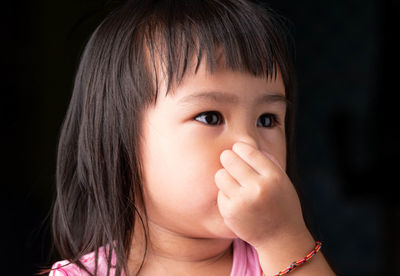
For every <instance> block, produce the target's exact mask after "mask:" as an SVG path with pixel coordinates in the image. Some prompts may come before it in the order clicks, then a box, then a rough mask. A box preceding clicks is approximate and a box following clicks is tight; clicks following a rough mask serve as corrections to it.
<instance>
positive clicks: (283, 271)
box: [262, 241, 322, 276]
mask: <svg viewBox="0 0 400 276" xmlns="http://www.w3.org/2000/svg"><path fill="white" fill-rule="evenodd" d="M321 245H322V244H321V242H319V241H317V242H316V245H315V247H314V249H313V250H312V251H311V252H310V253H308V254H307V256H305V257H304V258H303V259H300V260H298V261H296V262H293V263H292V264H291V265H289V266H288V267H287V268H286V269H284V270H282V271H280V272H278V273H276V274H274V275H273V276H282V275H286V274H288V273H289V272H290V271H293V270H294V269H295V268H296V267H298V266H300V265H302V264H304V263H305V262H307V261H308V260H310V259H311V258H312V257H313V256H314V255H315V254H316V253H317V252H318V251H319V250H320V249H321ZM262 275H263V276H265V274H264V272H263V274H262Z"/></svg>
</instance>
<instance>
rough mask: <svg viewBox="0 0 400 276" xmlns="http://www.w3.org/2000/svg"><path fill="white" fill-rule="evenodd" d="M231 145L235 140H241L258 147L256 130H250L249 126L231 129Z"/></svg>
mask: <svg viewBox="0 0 400 276" xmlns="http://www.w3.org/2000/svg"><path fill="white" fill-rule="evenodd" d="M231 139H232V141H231V147H232V146H233V144H234V143H236V142H243V143H246V144H249V145H251V146H253V147H255V148H256V149H260V144H259V142H258V137H257V131H256V130H252V129H251V128H250V127H238V128H236V129H235V130H233V131H232V137H231Z"/></svg>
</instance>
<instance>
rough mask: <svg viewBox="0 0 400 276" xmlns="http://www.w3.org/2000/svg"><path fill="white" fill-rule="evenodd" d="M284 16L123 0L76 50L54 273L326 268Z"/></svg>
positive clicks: (246, 5) (62, 145)
mask: <svg viewBox="0 0 400 276" xmlns="http://www.w3.org/2000/svg"><path fill="white" fill-rule="evenodd" d="M286 33H287V32H286V29H285V27H284V24H283V22H282V19H281V18H280V17H279V16H278V15H276V14H275V13H273V12H272V11H271V10H269V9H267V8H265V7H262V6H261V5H260V4H257V3H256V2H251V1H245V0H197V1H187V0H160V1H155V0H154V1H150V0H146V1H128V2H126V3H125V4H123V5H122V6H120V7H119V8H118V9H117V10H116V11H114V12H113V13H111V14H110V15H109V16H108V17H107V18H106V19H105V20H104V21H103V22H102V23H101V24H100V26H99V27H98V28H97V29H96V31H95V32H94V34H93V35H92V37H91V38H90V40H89V42H88V44H87V46H86V48H85V51H84V53H83V56H82V59H81V63H80V67H79V69H78V72H77V75H76V79H75V86H74V91H73V95H72V99H71V102H70V106H69V109H68V112H67V115H66V118H65V121H64V123H63V127H62V131H61V137H60V141H59V148H58V160H57V199H56V202H55V206H54V214H53V235H54V241H55V245H56V247H57V249H58V251H59V253H60V254H61V257H62V258H64V259H66V260H64V261H60V262H57V263H55V264H54V265H53V267H52V269H51V271H50V275H210V276H211V275H227V276H228V275H239V276H242V275H257V276H260V275H263V273H264V274H265V275H284V274H286V273H288V272H290V271H292V272H290V273H291V274H292V275H334V273H333V272H332V270H331V269H330V268H329V266H328V264H327V262H326V261H325V259H324V257H323V255H322V253H321V252H318V251H319V249H320V245H321V244H320V243H319V242H316V241H315V240H314V239H313V237H312V235H311V234H310V232H309V231H308V229H307V227H306V225H305V223H304V220H303V216H302V211H301V206H300V202H299V199H298V196H297V193H296V191H295V188H294V186H293V184H292V182H294V166H293V161H294V155H293V154H294V151H293V150H294V149H293V135H294V133H293V129H294V114H295V93H296V85H295V76H294V69H293V64H292V62H291V57H290V53H289V45H290V43H289V42H290V40H289V37H288V36H287V35H286Z"/></svg>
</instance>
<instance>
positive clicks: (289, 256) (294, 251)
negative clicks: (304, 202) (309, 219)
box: [255, 230, 316, 275]
mask: <svg viewBox="0 0 400 276" xmlns="http://www.w3.org/2000/svg"><path fill="white" fill-rule="evenodd" d="M315 244H316V241H315V240H314V238H313V237H312V235H311V233H310V232H309V231H308V230H307V231H304V232H301V233H297V234H292V235H289V234H285V235H281V236H280V237H275V238H271V239H268V240H267V241H265V242H263V243H262V244H260V245H258V246H257V247H255V249H256V251H257V253H258V256H259V259H260V264H261V267H262V269H263V271H264V273H265V275H274V274H275V273H277V272H278V271H281V270H282V269H284V268H286V267H287V266H288V265H290V264H291V263H293V262H295V261H297V260H300V259H302V258H304V256H306V255H307V254H308V253H309V252H310V251H311V250H313V249H314V247H315Z"/></svg>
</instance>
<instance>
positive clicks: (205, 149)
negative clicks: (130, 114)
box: [141, 62, 286, 238]
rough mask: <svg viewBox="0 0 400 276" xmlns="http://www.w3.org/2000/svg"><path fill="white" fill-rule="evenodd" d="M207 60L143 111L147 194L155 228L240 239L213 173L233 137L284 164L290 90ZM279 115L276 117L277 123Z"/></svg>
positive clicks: (275, 81)
mask: <svg viewBox="0 0 400 276" xmlns="http://www.w3.org/2000/svg"><path fill="white" fill-rule="evenodd" d="M204 64H205V63H204V62H202V63H201V65H200V67H199V69H198V72H197V73H196V74H189V73H188V74H187V75H186V76H185V78H184V79H183V81H182V83H181V84H180V85H179V86H177V87H173V88H172V91H170V92H169V94H168V96H165V92H166V87H165V85H164V84H163V83H161V84H160V95H159V96H158V98H157V103H156V105H155V106H152V107H150V108H149V109H147V110H146V111H145V114H144V121H143V140H142V144H141V151H142V158H143V159H142V161H143V167H144V175H143V187H144V188H143V193H144V203H145V206H146V210H147V215H148V220H149V223H150V225H154V226H157V227H161V228H162V229H165V230H168V231H171V232H173V233H177V234H179V235H184V236H189V237H197V238H234V237H235V235H234V234H233V232H231V231H230V230H229V228H228V227H227V226H225V224H224V222H223V219H222V217H221V215H220V214H219V211H218V206H217V194H218V189H217V187H216V184H215V181H214V175H215V173H216V172H217V171H218V170H219V169H221V168H222V165H221V163H220V159H219V158H220V154H221V153H222V151H223V150H225V149H232V145H233V144H234V143H235V142H238V141H242V142H246V143H249V144H252V145H254V146H255V147H257V148H258V149H259V150H264V151H267V152H268V153H270V154H271V155H273V156H274V157H275V158H276V160H277V161H278V162H279V164H280V166H281V167H282V168H283V169H284V170H285V169H286V143H285V126H284V121H285V113H286V102H285V87H284V84H283V81H282V78H281V75H280V73H279V74H278V76H277V78H276V79H274V78H272V79H271V78H270V79H268V80H267V79H265V78H261V77H254V76H253V75H250V74H247V73H241V72H233V71H226V70H224V69H218V70H216V71H214V73H213V74H210V73H209V71H207V70H206V68H205V66H204ZM275 119H276V120H277V121H278V122H276V121H275Z"/></svg>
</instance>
